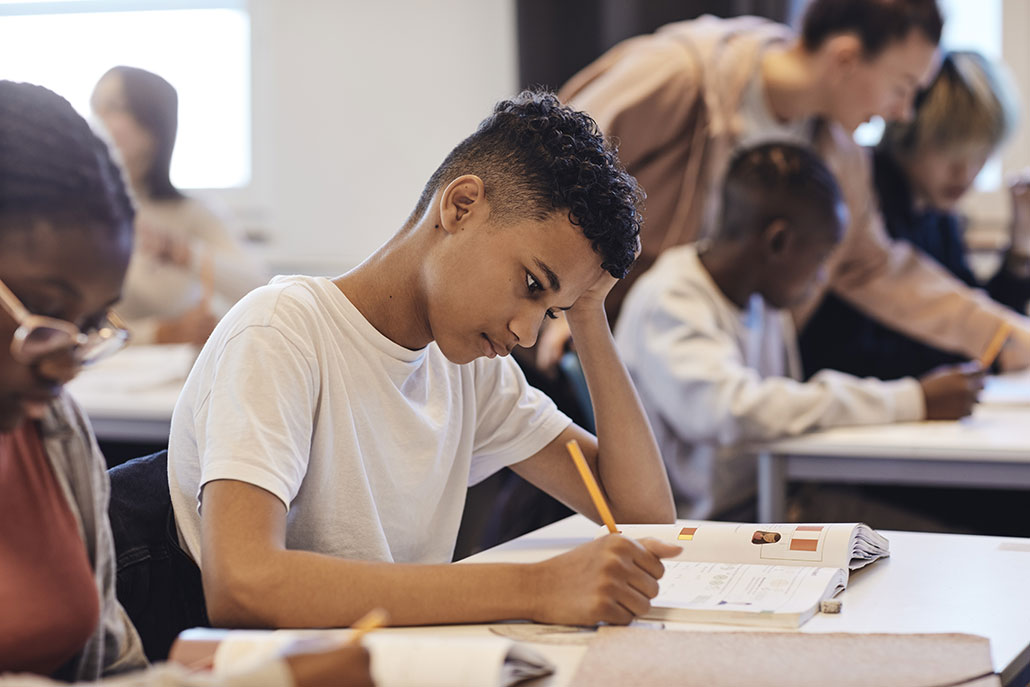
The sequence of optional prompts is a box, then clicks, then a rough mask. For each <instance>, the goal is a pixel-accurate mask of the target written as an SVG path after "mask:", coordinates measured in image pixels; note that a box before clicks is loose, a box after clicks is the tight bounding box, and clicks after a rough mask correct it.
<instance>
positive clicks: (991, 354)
mask: <svg viewBox="0 0 1030 687" xmlns="http://www.w3.org/2000/svg"><path fill="white" fill-rule="evenodd" d="M1011 333H1012V324H1011V323H1010V322H1008V321H1004V322H1002V323H1001V326H999V327H998V331H996V332H994V338H993V339H991V342H990V343H989V344H987V348H986V350H984V352H983V355H981V356H980V366H981V367H982V368H984V369H985V370H986V369H987V368H989V367H990V366H991V364H992V363H993V362H994V360H995V358H997V357H998V354H999V353H1001V349H1002V346H1004V345H1005V342H1006V341H1008V338H1009V334H1011Z"/></svg>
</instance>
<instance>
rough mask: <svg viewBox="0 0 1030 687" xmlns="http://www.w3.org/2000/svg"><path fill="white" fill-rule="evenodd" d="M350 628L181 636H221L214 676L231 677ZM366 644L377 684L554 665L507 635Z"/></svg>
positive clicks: (396, 636)
mask: <svg viewBox="0 0 1030 687" xmlns="http://www.w3.org/2000/svg"><path fill="white" fill-rule="evenodd" d="M213 632H214V633H216V634H213ZM350 632H351V631H350V630H275V631H267V630H231V631H222V632H219V631H217V630H216V631H210V630H209V631H204V632H197V631H196V630H188V631H187V632H185V633H183V634H182V635H180V641H183V640H186V641H189V639H190V637H196V638H197V639H198V640H206V641H210V639H211V638H212V637H216V636H217V637H218V638H219V639H220V640H221V641H220V643H219V644H218V648H217V649H216V651H215V656H214V671H215V674H216V675H228V674H232V673H238V672H240V671H242V670H247V669H249V668H252V667H254V666H256V665H258V664H261V663H263V662H264V661H267V660H269V659H270V658H272V657H274V656H279V655H282V654H283V653H285V652H293V651H304V650H307V651H313V650H317V649H324V648H328V647H329V646H331V645H333V644H339V643H341V642H345V641H347V639H348V637H349V636H350ZM190 633H192V634H190ZM363 643H364V645H365V646H366V647H367V648H368V651H369V654H370V656H371V659H372V677H373V679H374V680H375V683H376V685H377V686H378V687H402V686H407V685H418V686H419V687H435V686H437V685H439V686H440V687H492V686H494V685H497V686H499V687H509V686H510V685H515V684H517V683H519V682H522V681H523V680H528V679H531V678H537V677H543V676H545V675H550V674H551V673H553V672H554V665H553V664H551V662H550V661H548V660H547V659H546V658H544V657H543V656H542V655H541V654H540V653H538V652H537V651H536V650H534V649H532V648H530V647H528V646H526V645H524V644H519V643H517V642H513V641H512V640H510V639H505V638H504V637H496V636H490V635H484V636H471V637H470V636H461V635H454V634H446V635H436V634H432V633H431V632H430V631H427V630H418V631H415V632H405V631H400V632H396V633H394V632H390V631H387V632H377V633H374V634H371V635H368V636H366V637H365V638H364V640H363ZM180 649H181V647H180Z"/></svg>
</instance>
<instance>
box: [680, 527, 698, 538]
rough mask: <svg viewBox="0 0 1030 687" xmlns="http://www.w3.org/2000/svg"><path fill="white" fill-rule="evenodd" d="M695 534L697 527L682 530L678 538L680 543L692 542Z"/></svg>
mask: <svg viewBox="0 0 1030 687" xmlns="http://www.w3.org/2000/svg"><path fill="white" fill-rule="evenodd" d="M694 532H697V528H696V527H684V528H683V529H681V530H680V533H679V536H678V537H676V538H677V539H679V540H680V541H690V540H691V539H693V538H694Z"/></svg>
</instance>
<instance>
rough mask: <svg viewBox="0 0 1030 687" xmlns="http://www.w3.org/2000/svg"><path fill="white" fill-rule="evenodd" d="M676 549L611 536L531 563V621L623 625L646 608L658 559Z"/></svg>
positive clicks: (659, 564) (652, 594) (661, 570)
mask: <svg viewBox="0 0 1030 687" xmlns="http://www.w3.org/2000/svg"><path fill="white" fill-rule="evenodd" d="M681 551H682V549H681V548H680V547H678V546H672V545H671V544H666V543H664V542H660V541H658V540H656V539H641V540H640V541H639V542H638V541H634V540H632V539H627V538H626V537H623V536H622V535H618V534H611V535H608V536H605V537H601V538H600V539H595V540H594V541H592V542H590V543H588V544H583V545H582V546H577V547H576V548H574V549H573V550H572V551H569V552H568V553H564V554H562V555H560V556H555V557H554V558H551V559H549V560H546V561H543V562H541V563H537V564H535V565H534V566H533V570H534V582H535V585H534V590H533V594H534V595H535V599H536V604H535V610H534V614H533V618H532V620H534V621H536V622H540V623H555V624H563V625H596V624H598V623H601V622H604V623H610V624H614V625H626V624H628V623H629V622H630V621H632V620H633V618H635V617H638V616H641V615H644V614H645V613H647V612H648V610H650V608H651V599H653V598H654V597H655V596H657V595H658V580H659V579H660V578H661V577H662V575H663V574H664V573H665V566H663V565H662V561H661V559H662V558H669V557H671V556H675V555H676V554H678V553H680V552H681Z"/></svg>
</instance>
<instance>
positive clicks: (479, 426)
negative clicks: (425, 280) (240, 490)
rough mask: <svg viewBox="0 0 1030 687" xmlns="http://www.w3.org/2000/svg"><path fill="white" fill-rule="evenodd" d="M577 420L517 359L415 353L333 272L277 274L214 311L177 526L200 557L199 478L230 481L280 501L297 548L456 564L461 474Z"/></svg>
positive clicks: (177, 474)
mask: <svg viewBox="0 0 1030 687" xmlns="http://www.w3.org/2000/svg"><path fill="white" fill-rule="evenodd" d="M570 422H571V421H570V420H569V418H568V417H566V416H565V415H564V414H562V413H561V412H560V411H559V410H558V409H557V408H556V407H555V405H554V403H553V402H552V401H551V400H550V399H549V398H547V397H546V396H545V395H544V394H543V393H542V392H540V391H538V390H536V389H534V388H533V387H531V386H529V385H528V384H527V382H526V379H525V377H524V376H523V374H522V371H521V370H520V369H519V368H518V366H517V365H516V364H515V362H514V361H513V360H512V359H511V358H507V357H504V358H495V359H493V360H490V359H487V358H480V359H478V360H475V361H473V362H471V363H468V364H466V365H455V364H454V363H451V362H449V361H448V360H447V359H446V358H445V357H444V355H443V353H441V352H440V349H439V348H438V347H437V345H436V344H435V343H431V344H430V345H428V346H426V347H425V348H423V349H421V350H417V351H412V350H409V349H407V348H404V347H402V346H400V345H398V344H396V343H394V342H393V341H391V340H390V339H388V338H386V337H385V336H383V335H382V334H381V333H380V332H379V331H378V330H376V329H375V327H373V326H372V324H371V323H369V322H368V320H366V319H365V318H364V317H363V316H362V315H361V313H360V312H359V311H358V310H357V308H355V307H354V305H353V304H352V303H351V302H350V301H349V300H348V299H347V297H346V296H344V294H343V293H342V292H341V291H340V290H339V289H338V288H337V287H336V286H335V285H334V284H333V283H332V282H331V281H329V280H328V279H324V278H315V277H277V278H275V279H273V280H272V282H271V283H270V284H269V285H268V286H264V287H262V288H260V289H257V290H255V291H253V292H251V293H250V294H249V295H247V296H246V297H245V298H244V299H243V300H242V301H240V302H239V303H238V304H237V305H236V306H235V307H234V308H233V309H232V310H230V311H229V314H228V315H226V317H225V318H224V319H223V320H222V321H221V322H220V323H219V325H218V327H217V328H216V329H215V332H214V333H213V334H212V336H211V339H210V340H209V341H208V342H207V344H206V345H205V346H204V349H203V351H201V354H200V357H199V358H198V359H197V362H196V365H195V366H194V367H193V371H192V372H191V373H190V375H189V378H188V379H187V380H186V386H185V388H184V389H183V392H182V395H181V396H180V397H179V402H178V403H177V404H176V407H175V412H174V414H173V416H172V430H171V437H170V440H169V453H168V481H169V488H170V490H171V496H172V505H173V507H174V509H175V519H176V523H177V525H178V528H179V532H180V534H181V536H182V539H183V542H184V545H185V547H186V550H187V552H188V553H189V554H190V555H191V556H192V557H193V558H194V560H196V561H197V562H198V563H199V562H200V514H199V509H200V501H199V499H200V490H201V488H202V487H203V485H204V484H206V483H207V482H210V481H212V480H218V479H233V480H239V481H242V482H247V483H249V484H253V485H256V486H258V487H261V488H263V489H266V490H267V491H269V492H271V493H272V494H274V495H275V496H277V497H278V498H279V499H281V500H282V502H283V503H284V504H286V506H287V508H288V509H289V512H288V514H287V531H286V546H287V548H290V549H299V550H306V551H315V552H319V553H325V554H331V555H335V556H340V557H344V558H350V559H357V560H368V561H395V562H405V563H441V562H447V561H450V560H451V556H452V554H453V550H454V543H455V539H456V537H457V533H458V525H459V521H460V519H461V513H462V509H463V507H464V503H465V493H466V489H467V487H468V486H469V485H471V484H475V483H476V482H479V481H480V480H483V479H485V478H486V477H488V476H489V475H491V474H492V473H493V472H495V471H497V470H498V469H500V468H502V467H504V466H506V465H510V464H512V463H517V462H519V461H521V460H524V459H526V458H528V457H530V456H532V455H534V454H535V453H537V452H538V451H540V450H541V449H542V448H544V447H545V446H546V445H547V444H548V443H550V442H551V441H552V440H554V439H555V438H556V437H557V436H558V435H559V434H560V433H561V432H562V431H563V430H564V429H565V428H566V427H567V426H568V425H569V424H570Z"/></svg>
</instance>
